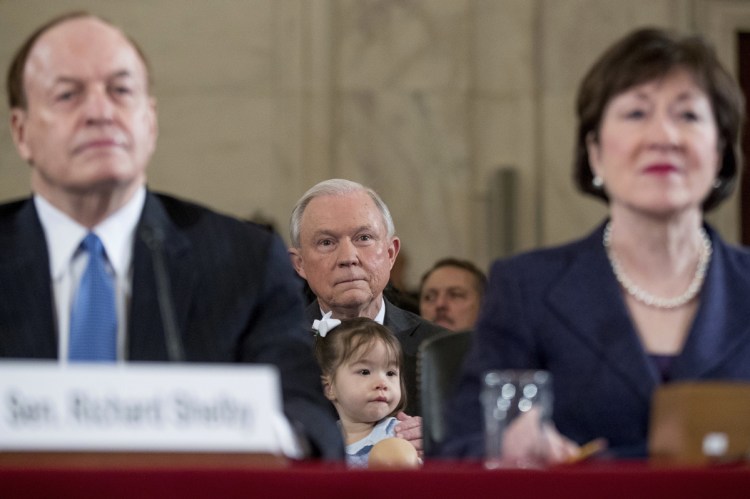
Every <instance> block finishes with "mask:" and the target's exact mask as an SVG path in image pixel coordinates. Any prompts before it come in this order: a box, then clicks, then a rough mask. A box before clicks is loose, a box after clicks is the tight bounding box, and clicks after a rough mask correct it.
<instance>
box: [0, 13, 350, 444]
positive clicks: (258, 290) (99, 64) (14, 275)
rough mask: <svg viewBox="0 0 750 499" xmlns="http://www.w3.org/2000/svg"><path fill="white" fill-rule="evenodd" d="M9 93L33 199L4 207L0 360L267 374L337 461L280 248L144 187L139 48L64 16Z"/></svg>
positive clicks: (18, 65) (23, 59)
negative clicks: (223, 365)
mask: <svg viewBox="0 0 750 499" xmlns="http://www.w3.org/2000/svg"><path fill="white" fill-rule="evenodd" d="M7 90H8V102H9V105H10V111H11V130H12V134H13V140H14V143H15V146H16V149H17V150H18V153H19V154H20V156H21V157H22V158H23V159H24V160H25V161H26V162H27V163H28V164H29V167H30V172H31V190H32V193H33V194H32V196H31V197H30V198H28V199H22V200H18V201H15V202H11V203H8V204H5V205H2V206H0V358H27V359H31V358H34V359H59V361H60V362H62V363H65V362H79V361H97V362H112V363H120V362H124V361H166V360H172V361H187V362H252V363H267V364H273V365H275V366H277V367H278V369H279V371H280V373H281V383H282V392H283V400H284V410H285V413H286V415H287V417H288V418H289V420H290V421H291V423H292V425H293V426H294V427H295V428H296V429H297V430H299V432H300V433H301V434H302V435H304V436H306V437H307V440H308V442H309V443H310V444H311V446H312V455H321V456H324V457H326V458H341V457H343V444H342V442H341V437H340V434H339V431H338V428H337V427H336V425H335V421H334V419H333V418H332V417H331V415H330V410H329V409H328V401H327V400H326V399H325V398H324V397H323V395H322V391H321V388H320V383H319V376H320V372H319V369H318V368H317V366H316V364H315V361H314V358H313V356H312V346H311V345H312V343H311V338H309V336H308V335H307V334H306V332H305V330H304V329H303V325H302V317H303V316H302V313H303V305H302V300H301V296H300V289H299V286H298V282H296V279H295V277H294V273H293V271H292V269H291V267H290V265H289V261H288V258H287V256H286V254H285V252H286V251H285V248H284V245H283V242H282V241H281V239H280V238H279V237H278V236H274V235H272V234H271V233H269V232H268V231H266V230H263V229H261V228H259V227H257V226H254V225H252V224H247V223H243V222H240V221H238V220H235V219H232V218H230V217H226V216H223V215H219V214H217V213H214V212H212V211H210V210H208V209H206V208H203V207H200V206H198V205H195V204H192V203H188V202H185V201H181V200H178V199H175V198H173V197H169V196H166V195H162V194H156V193H153V192H150V191H149V190H148V189H147V188H146V168H147V166H148V164H149V161H150V159H151V156H152V154H153V152H154V149H155V146H156V138H157V118H156V104H155V100H154V98H153V96H152V94H151V85H150V74H149V68H148V64H147V61H146V59H145V57H144V55H143V53H142V51H141V50H140V49H139V48H138V47H137V45H136V44H135V43H134V42H133V41H132V40H130V39H129V38H128V37H127V36H126V35H125V34H123V33H122V32H121V31H120V30H119V29H117V28H116V27H114V26H113V25H111V24H109V23H108V22H106V21H104V20H102V19H100V18H98V17H96V16H92V15H90V14H87V13H79V12H76V13H71V14H66V15H63V16H61V17H58V18H56V19H53V20H52V21H50V22H48V23H47V24H45V25H44V26H42V27H41V28H39V29H38V30H37V31H36V32H35V33H33V34H32V35H31V36H30V37H29V38H28V39H27V40H26V42H25V43H24V44H23V45H22V47H21V48H20V49H19V51H18V52H17V53H16V56H15V58H14V60H13V62H12V64H11V67H10V69H9V71H8V80H7Z"/></svg>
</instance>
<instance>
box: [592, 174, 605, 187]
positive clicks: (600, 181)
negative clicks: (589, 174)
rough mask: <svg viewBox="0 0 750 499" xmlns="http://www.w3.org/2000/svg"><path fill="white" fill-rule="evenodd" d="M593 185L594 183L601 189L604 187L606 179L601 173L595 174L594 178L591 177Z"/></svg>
mask: <svg viewBox="0 0 750 499" xmlns="http://www.w3.org/2000/svg"><path fill="white" fill-rule="evenodd" d="M591 185H593V186H594V187H595V188H597V189H601V188H602V187H604V179H603V178H601V177H600V176H599V175H594V178H593V179H591Z"/></svg>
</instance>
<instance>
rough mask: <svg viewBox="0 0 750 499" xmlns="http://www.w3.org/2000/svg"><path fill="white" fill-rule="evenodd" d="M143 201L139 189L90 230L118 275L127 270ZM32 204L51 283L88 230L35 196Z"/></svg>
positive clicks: (122, 274) (144, 199)
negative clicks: (44, 240)
mask: <svg viewBox="0 0 750 499" xmlns="http://www.w3.org/2000/svg"><path fill="white" fill-rule="evenodd" d="M145 202H146V188H145V187H141V188H140V189H138V190H137V191H136V193H135V194H134V195H133V197H132V198H131V199H130V201H128V202H127V203H126V204H125V205H124V206H123V207H122V208H120V209H119V210H117V211H116V212H115V213H113V214H112V215H110V216H109V217H107V218H106V219H105V220H104V221H102V222H101V223H100V224H98V225H97V226H95V227H93V228H92V229H91V232H94V233H96V235H97V236H99V238H100V239H101V240H102V244H103V245H104V249H105V251H106V252H107V259H108V260H109V263H110V265H112V268H113V269H114V271H115V274H117V275H120V276H126V275H127V272H128V271H129V268H130V260H131V255H132V253H133V244H132V242H133V237H134V234H135V227H136V225H137V224H138V219H139V218H140V216H141V212H142V211H143V205H144V204H145ZM34 205H35V207H36V211H37V213H38V214H39V221H40V222H41V224H42V228H43V229H44V234H45V236H46V238H47V249H48V252H49V255H50V273H51V275H52V279H53V280H54V279H57V278H59V277H60V276H62V274H63V273H64V272H65V270H66V269H67V268H68V265H69V264H70V261H71V259H72V258H73V256H74V255H75V252H76V250H77V249H78V246H79V245H80V243H81V240H82V239H83V238H84V237H85V236H86V234H87V233H88V232H89V229H87V228H86V227H84V226H83V225H81V224H79V223H78V222H76V221H75V220H73V219H72V218H70V217H69V216H68V215H67V214H65V213H63V212H62V211H61V210H59V209H57V208H56V207H54V206H52V204H50V202H49V201H47V200H46V199H44V198H43V197H42V196H40V195H38V194H36V195H34Z"/></svg>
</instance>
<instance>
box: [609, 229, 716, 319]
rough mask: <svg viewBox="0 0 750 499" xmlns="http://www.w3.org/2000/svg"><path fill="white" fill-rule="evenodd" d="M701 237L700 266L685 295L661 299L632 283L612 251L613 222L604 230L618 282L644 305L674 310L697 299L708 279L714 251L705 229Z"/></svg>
mask: <svg viewBox="0 0 750 499" xmlns="http://www.w3.org/2000/svg"><path fill="white" fill-rule="evenodd" d="M700 235H701V252H700V256H699V257H698V266H697V267H696V269H695V275H693V280H692V281H691V282H690V286H688V288H687V289H686V290H685V292H684V293H682V294H681V295H680V296H675V297H674V298H659V297H657V296H654V295H652V294H651V293H649V292H647V291H645V290H643V289H641V288H640V287H638V286H637V285H636V284H634V283H633V281H631V280H630V278H629V277H628V276H627V275H626V274H625V272H624V271H623V270H622V267H621V266H620V262H619V261H618V260H617V258H616V257H615V254H614V251H612V239H611V238H612V223H611V222H608V223H607V226H606V227H605V228H604V238H603V239H604V240H603V243H604V249H605V250H606V251H607V257H608V258H609V263H610V265H612V271H613V272H614V273H615V277H616V278H617V282H619V283H620V285H621V286H622V287H623V289H625V291H626V292H627V293H628V294H629V295H630V296H632V297H633V298H635V299H636V300H637V301H639V302H641V303H643V304H644V305H646V306H647V307H654V308H662V309H673V308H678V307H681V306H683V305H684V304H686V303H688V302H689V301H690V300H692V299H693V298H695V296H696V295H697V294H698V292H699V291H700V290H701V287H702V286H703V280H704V279H705V277H706V269H707V268H708V263H709V262H710V261H711V253H712V251H713V250H712V247H711V239H709V237H708V235H707V234H706V231H705V230H704V229H703V228H701V232H700Z"/></svg>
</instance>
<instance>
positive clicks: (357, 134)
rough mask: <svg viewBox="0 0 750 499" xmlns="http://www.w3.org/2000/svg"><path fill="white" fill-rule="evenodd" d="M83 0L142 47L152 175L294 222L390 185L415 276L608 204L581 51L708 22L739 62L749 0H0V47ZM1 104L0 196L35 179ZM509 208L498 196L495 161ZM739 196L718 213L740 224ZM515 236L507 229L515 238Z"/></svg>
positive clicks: (559, 231) (1, 57) (589, 53)
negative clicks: (311, 203)
mask: <svg viewBox="0 0 750 499" xmlns="http://www.w3.org/2000/svg"><path fill="white" fill-rule="evenodd" d="M80 8H85V9H89V10H91V11H92V12H94V13H97V14H99V15H102V16H104V17H106V18H108V19H110V20H112V21H113V22H114V23H116V24H119V25H121V26H122V27H124V29H125V30H126V31H127V32H128V33H130V34H131V35H133V36H134V37H135V38H136V39H137V40H138V41H139V42H140V44H141V45H142V46H143V48H144V49H145V51H146V53H147V54H148V56H149V58H150V60H151V63H152V65H153V67H154V74H155V79H156V87H155V93H156V96H157V99H158V106H159V120H160V138H159V146H158V149H157V152H156V155H155V157H154V159H153V161H152V164H151V167H150V171H149V185H150V186H151V188H153V189H157V190H164V191H169V192H172V193H174V194H177V195H180V196H184V197H188V198H192V199H195V200H198V201H200V202H202V203H204V204H207V205H210V206H212V207H214V208H216V209H218V210H220V211H225V212H229V213H231V214H234V215H237V216H240V217H251V216H262V217H264V218H266V219H271V220H273V221H274V222H275V223H276V226H277V228H278V229H279V231H280V232H281V233H282V234H284V235H285V237H286V232H287V219H288V216H289V212H290V210H291V207H292V205H293V204H294V202H295V201H296V199H297V198H298V197H299V196H300V195H301V194H302V193H303V192H304V191H305V190H306V189H307V188H308V187H310V186H311V185H313V184H314V183H315V182H317V181H319V180H322V179H325V178H330V177H346V178H350V179H353V180H357V181H360V182H363V183H365V184H368V185H370V186H372V187H374V188H375V189H376V190H377V191H379V192H380V193H381V194H382V195H383V197H384V198H385V200H386V202H387V203H388V204H389V206H390V208H391V210H392V212H393V215H394V218H395V221H396V228H397V231H398V234H399V235H400V236H401V238H402V242H403V243H402V247H403V250H404V251H406V252H407V253H408V255H409V268H408V269H407V276H406V280H407V283H409V284H411V285H415V284H416V283H417V282H418V278H419V276H420V275H421V273H422V271H424V270H425V269H426V268H427V267H429V266H430V264H431V263H432V262H433V261H435V260H436V259H438V258H440V257H443V256H446V255H454V256H458V257H464V258H470V259H473V260H475V261H476V262H477V263H478V264H479V265H481V266H483V267H486V266H487V264H488V263H489V261H490V260H491V259H493V258H494V257H496V256H500V255H503V254H506V253H507V252H508V251H520V250H523V249H528V248H532V247H537V246H542V245H550V244H556V243H559V242H562V241H565V240H567V239H570V238H573V237H578V236H581V235H583V234H584V233H586V232H587V231H588V230H590V229H591V228H592V227H593V226H594V225H595V224H597V223H598V222H599V221H600V220H601V218H602V217H603V216H604V215H605V209H604V206H603V205H601V204H599V203H597V202H596V201H594V200H592V199H589V198H584V197H582V196H580V195H579V194H578V193H577V192H576V191H575V190H574V188H573V186H572V182H571V166H570V165H571V161H572V152H573V137H574V127H575V120H574V116H573V101H574V97H575V92H576V88H577V85H578V82H579V81H580V79H581V77H582V76H583V74H584V72H585V71H586V69H587V68H588V66H589V65H590V64H591V63H592V62H593V60H594V59H595V58H596V57H597V56H598V55H599V54H600V53H601V51H602V50H603V49H604V48H605V47H606V46H607V45H608V44H610V43H611V42H612V41H614V40H615V39H616V38H618V37H620V36H621V35H623V34H624V33H626V32H627V31H629V30H630V29H632V28H635V27H638V26H642V25H655V26H664V27H671V28H676V29H679V30H682V31H695V32H700V33H703V34H705V35H706V36H707V37H708V38H709V39H711V40H712V41H713V42H714V43H715V44H716V46H717V48H718V50H719V53H720V56H721V57H722V58H723V59H724V61H725V63H727V64H728V65H729V66H730V67H731V68H732V69H733V70H734V67H735V63H734V61H735V57H736V54H735V53H734V50H735V49H734V44H733V36H734V33H735V32H736V31H737V30H740V29H747V30H750V2H748V1H744V0H630V1H627V2H625V1H622V0H400V1H398V0H77V1H69V0H56V1H55V2H50V1H48V0H0V65H1V66H2V68H3V71H5V70H6V68H7V66H8V62H9V61H10V58H11V57H12V54H13V52H14V51H15V50H16V48H17V47H18V46H19V45H20V44H21V42H22V40H23V39H24V38H25V37H26V36H27V35H28V34H29V33H30V32H31V31H32V30H33V29H34V28H35V27H36V26H38V25H39V24H41V23H43V22H44V21H46V20H47V19H48V18H50V17H51V16H54V15H56V14H58V13H61V12H64V11H67V10H70V9H80ZM0 119H1V120H2V121H3V122H4V123H6V125H5V130H4V131H3V133H2V134H0V200H7V199H11V198H15V197H19V196H24V195H27V194H28V171H27V166H25V165H24V164H23V163H22V162H21V161H20V160H19V159H18V156H17V154H16V152H15V150H14V147H13V144H12V141H11V138H10V133H9V132H8V131H7V130H8V126H7V123H8V112H7V107H6V106H5V105H3V106H0ZM501 167H512V168H513V169H514V171H515V172H516V189H515V191H514V192H515V194H514V197H515V198H517V200H518V204H517V209H516V211H514V212H513V213H512V216H511V217H510V222H511V223H508V220H506V219H504V218H503V217H502V216H501V215H502V214H501V213H497V209H495V211H492V208H493V207H496V206H498V199H496V196H497V193H498V192H500V193H502V192H503V188H504V185H498V181H497V178H498V175H497V170H498V169H499V168H501ZM736 204H737V203H736V200H733V201H732V202H730V203H728V204H727V205H726V206H725V207H723V208H722V210H720V211H719V212H718V213H716V214H715V215H712V221H713V222H714V223H715V224H716V225H717V226H718V227H719V229H720V230H721V232H723V233H724V235H725V236H726V237H727V238H729V239H730V240H735V239H736V237H737V233H738V228H737V225H738V218H737V215H736ZM508 242H510V244H511V249H510V250H509V249H508V244H507V243H508Z"/></svg>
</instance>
